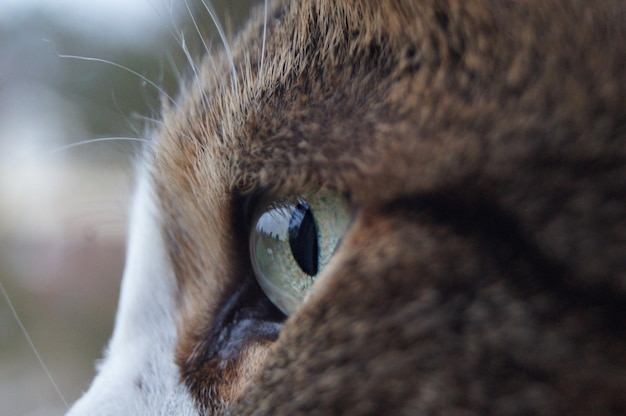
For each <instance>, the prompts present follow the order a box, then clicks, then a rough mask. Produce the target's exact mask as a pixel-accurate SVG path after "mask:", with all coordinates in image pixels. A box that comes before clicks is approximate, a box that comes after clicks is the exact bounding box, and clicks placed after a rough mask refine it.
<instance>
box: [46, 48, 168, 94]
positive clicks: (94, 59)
mask: <svg viewBox="0 0 626 416" xmlns="http://www.w3.org/2000/svg"><path fill="white" fill-rule="evenodd" d="M58 57H59V58H65V59H77V60H80V61H87V62H100V63H103V64H107V65H111V66H114V67H116V68H120V69H123V70H124V71H127V72H129V73H131V74H133V75H135V76H137V77H139V79H141V80H142V81H144V82H146V83H148V84H149V85H150V86H152V87H154V88H155V89H156V90H157V91H159V92H160V93H161V94H162V95H163V96H164V97H166V98H167V99H168V100H169V101H170V102H171V103H172V104H173V105H176V101H174V99H173V98H172V97H171V96H170V95H169V94H168V93H166V92H165V90H164V89H163V88H161V87H159V86H158V85H157V84H156V83H154V82H153V81H151V80H150V79H148V78H147V77H145V76H144V75H141V74H140V73H139V72H137V71H134V70H132V69H130V68H128V67H126V66H124V65H120V64H118V63H115V62H113V61H109V60H107V59H102V58H93V57H88V56H77V55H62V54H59V55H58Z"/></svg>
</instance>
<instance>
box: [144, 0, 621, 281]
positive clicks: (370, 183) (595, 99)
mask: <svg viewBox="0 0 626 416" xmlns="http://www.w3.org/2000/svg"><path fill="white" fill-rule="evenodd" d="M298 3H299V4H296V3H295V2H294V3H289V2H284V3H283V2H277V3H276V4H275V5H274V7H273V9H271V10H270V13H269V15H268V21H267V35H266V39H265V41H266V45H265V51H264V56H263V57H261V47H262V43H263V18H262V16H261V15H260V13H259V12H260V11H259V12H257V18H256V19H254V20H253V23H252V24H251V25H250V26H249V27H248V28H247V29H246V31H245V32H244V33H243V35H242V36H241V37H240V38H238V39H237V40H236V41H235V43H234V44H233V45H232V47H233V55H234V65H235V70H236V74H237V75H236V77H237V83H236V85H234V83H233V77H232V75H231V67H230V64H229V61H228V59H226V58H225V57H224V56H223V55H218V56H217V57H209V58H207V61H206V62H204V64H203V65H202V66H200V69H201V70H202V71H201V73H200V75H199V78H198V79H192V80H191V82H190V83H189V84H188V85H187V88H186V90H185V92H184V93H183V94H182V95H181V97H183V99H182V100H181V101H180V102H179V103H178V104H177V105H176V106H175V107H174V108H171V109H170V110H168V111H166V113H165V122H164V125H165V126H167V127H166V128H165V129H164V130H163V131H161V132H160V136H161V138H160V139H159V142H158V143H157V147H156V154H157V158H156V164H155V165H154V166H155V168H154V171H155V176H156V180H157V183H158V184H159V186H160V187H161V189H162V191H161V195H162V197H163V200H164V204H166V205H168V212H173V214H172V218H174V219H175V221H174V222H175V225H176V226H178V227H179V232H181V233H183V234H182V235H181V236H179V237H176V241H177V245H179V246H180V245H181V244H193V243H194V241H195V240H202V239H203V237H202V236H201V235H206V237H207V239H206V243H207V245H205V247H207V246H209V247H210V246H212V245H214V244H215V243H214V240H213V237H214V236H215V235H218V236H220V237H223V238H225V241H228V238H229V237H228V235H227V234H228V232H227V230H224V229H221V230H220V227H222V228H223V227H224V224H226V223H228V218H227V217H228V216H229V215H230V214H229V212H230V208H231V205H230V204H231V202H232V197H233V195H234V194H236V193H237V192H243V191H246V190H249V189H267V188H276V189H283V190H289V189H291V190H296V191H302V190H303V189H305V188H307V187H319V186H329V187H333V188H336V189H338V190H339V191H341V192H346V193H349V194H350V195H351V196H352V198H353V200H354V201H356V203H357V204H367V203H382V202H381V201H391V200H394V199H398V198H407V197H408V198H410V197H414V196H416V195H419V194H425V193H428V192H434V191H442V190H450V192H451V193H456V194H460V195H461V197H466V196H467V197H469V195H482V196H483V197H487V198H491V199H493V202H494V203H496V204H498V205H500V206H502V207H503V208H504V209H505V210H512V211H514V212H516V214H519V215H520V216H521V217H522V218H523V221H525V222H527V223H528V224H529V225H531V227H529V228H534V229H536V230H537V233H538V235H537V237H538V238H539V234H541V233H542V231H543V232H544V233H543V234H542V235H541V237H542V239H545V238H548V239H549V238H550V236H549V234H550V232H548V231H547V230H540V229H541V228H552V230H551V231H552V232H554V231H555V230H554V228H558V227H560V226H561V225H559V224H556V223H550V222H551V221H552V220H553V219H552V218H545V217H546V216H549V214H548V213H546V212H542V210H546V211H551V212H558V210H557V209H556V206H554V205H550V204H556V205H558V206H559V207H560V208H563V209H565V210H569V209H577V210H579V211H580V210H585V211H586V214H585V215H583V216H582V217H581V218H580V220H581V221H592V219H591V218H589V217H590V216H592V215H593V214H592V213H593V212H594V211H597V210H598V209H600V208H601V207H599V206H594V205H593V201H594V200H595V198H594V197H593V195H595V194H597V195H601V194H603V193H606V192H612V191H611V190H613V191H615V190H617V189H618V188H619V187H620V186H621V183H614V182H613V181H611V180H610V179H609V178H607V181H605V182H604V183H603V186H604V187H605V188H606V189H592V187H591V186H590V187H589V189H585V192H588V193H589V196H590V197H589V198H586V199H587V201H588V202H587V204H588V205H587V206H585V207H574V206H573V204H576V202H575V201H571V200H569V196H570V195H568V193H569V192H568V189H567V188H568V187H569V185H566V184H565V183H564V182H563V183H562V182H561V180H563V181H566V180H567V181H570V180H571V178H570V177H559V175H557V174H556V171H563V169H569V170H570V172H568V173H571V174H572V175H578V176H580V177H581V180H582V177H589V176H588V175H589V173H590V171H589V170H588V169H585V168H586V167H589V168H591V167H590V166H588V165H589V164H593V165H594V168H593V169H591V171H592V172H591V173H593V174H594V175H610V176H611V178H618V177H619V175H615V172H613V170H614V169H617V168H621V165H619V166H616V165H615V163H611V161H617V160H623V158H624V157H625V153H626V151H625V149H626V146H624V143H623V140H622V139H621V137H619V138H618V137H617V136H618V135H619V134H623V133H620V132H622V131H623V128H624V127H623V120H624V108H626V105H625V100H624V96H623V94H621V92H622V91H623V88H622V86H623V85H625V84H626V76H625V75H624V74H625V72H624V70H623V63H624V62H626V56H625V52H624V47H623V45H622V43H623V42H620V41H619V39H622V40H623V39H624V37H625V31H626V29H625V26H624V25H623V21H624V20H623V18H624V3H623V2H618V1H604V0H603V1H588V2H576V1H571V2H556V1H521V2H508V1H505V2H488V1H473V0H470V1H422V2H415V1H385V2H370V1H347V2H339V1H324V0H322V1H302V2H298ZM261 62H262V63H263V67H262V68H261ZM199 86H200V88H198V87H199ZM603 115H605V116H603ZM616 115H617V116H616ZM619 115H621V116H619ZM599 157H600V158H599ZM603 158H604V159H603ZM598 160H603V161H605V162H606V163H602V164H599V163H598ZM561 162H563V163H561ZM561 176H562V175H561ZM622 176H623V175H622ZM579 185H581V186H584V183H580V184H579ZM596 185H597V183H596V182H594V183H593V186H594V187H595V186H596ZM529 187H530V188H533V190H534V191H535V192H536V194H537V195H538V197H539V199H540V201H541V202H540V203H536V202H535V203H533V204H532V205H525V204H524V201H523V198H524V196H525V193H526V190H527V189H528V188H529ZM556 189H560V191H561V192H562V193H563V195H561V196H560V197H559V198H555V195H554V191H555V190H556ZM485 193H487V194H488V195H483V194H485ZM181 210H184V212H182V211H181ZM179 211H181V212H179ZM540 221H542V222H544V223H543V224H539V222H540ZM576 228H577V229H584V228H588V227H584V226H580V227H579V226H578V224H577V226H576ZM608 228H609V227H607V229H606V230H602V231H603V232H605V233H608V234H611V233H612V232H613V231H611V230H610V229H608ZM558 231H561V230H560V229H559V230H558ZM596 231H600V230H596V229H594V233H596ZM563 234H566V233H563ZM580 237H583V239H588V238H591V237H592V236H580V235H575V236H574V238H572V240H580V239H581V238H580ZM596 237H597V236H594V237H593V238H596ZM559 238H560V240H559V241H558V245H559V247H558V248H557V247H553V248H552V250H555V251H557V253H556V254H560V255H561V256H562V257H567V258H572V257H578V258H580V259H581V262H580V267H582V269H583V270H584V269H587V268H588V267H592V268H595V269H597V268H598V267H600V266H598V263H600V262H604V259H606V256H611V254H610V253H606V252H602V250H601V247H602V246H603V244H602V243H600V242H598V243H594V244H592V245H591V247H592V248H593V246H595V247H597V249H593V250H592V252H588V251H587V252H585V253H582V252H579V253H574V252H573V251H574V250H577V248H576V247H570V245H572V244H574V243H569V242H568V241H563V238H564V237H563V236H562V235H561V236H560V237H559ZM565 240H567V239H565ZM222 241H224V240H222ZM195 243H197V244H199V245H200V241H195ZM554 243H556V241H555V242H554ZM546 244H551V242H550V241H548V242H547V243H546ZM226 246H227V244H224V245H223V246H222V247H215V249H216V250H215V252H216V253H220V251H221V250H223V247H226ZM588 248H589V247H588ZM188 252H189V251H188V250H184V249H183V248H182V247H181V248H180V253H177V254H180V255H181V257H185V256H186V255H189V254H186V253H188ZM559 252H560V253H559ZM215 255H216V256H218V257H219V256H223V254H215ZM203 256H207V257H210V255H207V253H203ZM596 256H600V257H602V258H603V259H602V261H599V262H596V261H594V260H591V259H592V258H594V257H596ZM223 259H224V257H221V258H220V259H219V260H220V261H213V259H207V260H206V262H207V267H208V266H209V265H210V268H211V269H215V268H216V267H217V268H219V267H225V266H221V265H223V264H224V262H223V261H221V260H223ZM608 260H610V262H611V263H612V265H615V261H617V258H615V257H613V258H612V259H608ZM185 262H186V263H189V262H187V261H185ZM198 262H199V259H195V260H194V261H193V262H190V263H191V264H197V263H198ZM200 262H203V261H201V260H200ZM189 267H190V266H189ZM197 267H198V270H197V271H196V272H195V273H200V274H201V273H202V270H204V269H205V266H203V265H200V264H199V265H197ZM597 271H600V270H597ZM216 273H217V274H220V273H222V272H219V273H218V272H216ZM624 284H625V283H624V281H623V280H622V283H620V287H622V288H623V287H624Z"/></svg>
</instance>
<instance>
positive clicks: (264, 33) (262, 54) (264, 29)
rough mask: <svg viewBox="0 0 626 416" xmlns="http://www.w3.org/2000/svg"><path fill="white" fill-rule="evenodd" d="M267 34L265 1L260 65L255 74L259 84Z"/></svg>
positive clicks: (265, 2) (264, 5) (264, 4)
mask: <svg viewBox="0 0 626 416" xmlns="http://www.w3.org/2000/svg"><path fill="white" fill-rule="evenodd" d="M266 34H267V0H265V1H264V2H263V42H262V44H261V65H259V73H258V74H257V82H259V83H260V82H261V74H262V73H263V59H264V58H265V36H266Z"/></svg>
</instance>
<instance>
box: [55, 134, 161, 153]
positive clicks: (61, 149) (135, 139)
mask: <svg viewBox="0 0 626 416" xmlns="http://www.w3.org/2000/svg"><path fill="white" fill-rule="evenodd" d="M116 141H120V142H142V143H151V141H150V140H148V139H142V138H139V137H98V138H95V139H87V140H82V141H80V142H76V143H70V144H68V145H65V146H61V147H58V148H56V149H54V150H51V151H50V152H49V154H51V155H52V154H56V153H60V152H64V151H66V150H69V149H72V148H74V147H78V146H83V145H85V144H91V143H99V142H116Z"/></svg>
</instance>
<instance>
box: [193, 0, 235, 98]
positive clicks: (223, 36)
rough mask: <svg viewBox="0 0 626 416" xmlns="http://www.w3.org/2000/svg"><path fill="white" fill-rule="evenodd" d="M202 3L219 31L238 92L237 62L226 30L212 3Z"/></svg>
mask: <svg viewBox="0 0 626 416" xmlns="http://www.w3.org/2000/svg"><path fill="white" fill-rule="evenodd" d="M201 3H202V5H203V6H204V8H205V9H206V11H207V12H208V13H209V15H210V16H211V20H213V24H214V25H215V28H216V29H217V33H218V34H219V35H220V38H221V39H222V43H223V44H224V50H225V51H226V56H227V58H228V61H229V62H230V67H231V68H232V74H233V87H234V89H235V90H236V89H237V71H236V68H235V60H234V59H233V53H232V51H231V50H230V46H229V45H228V40H227V39H226V34H225V33H224V29H223V28H222V25H221V23H220V21H219V19H218V18H217V13H215V9H214V8H213V5H212V4H211V3H210V2H207V1H206V0H201Z"/></svg>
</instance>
